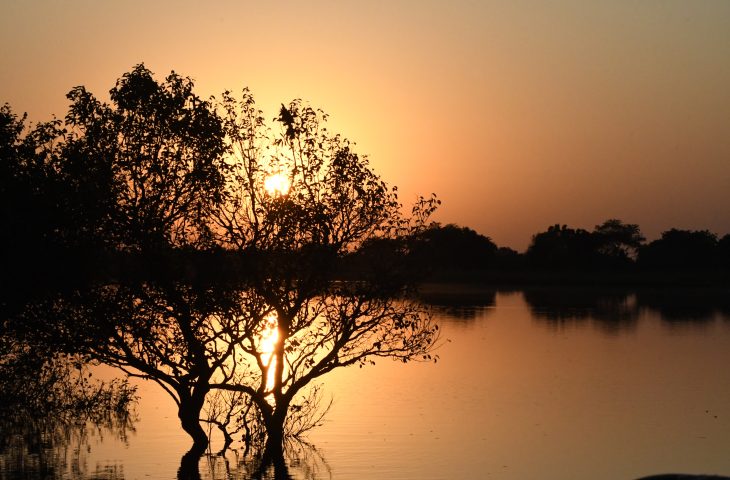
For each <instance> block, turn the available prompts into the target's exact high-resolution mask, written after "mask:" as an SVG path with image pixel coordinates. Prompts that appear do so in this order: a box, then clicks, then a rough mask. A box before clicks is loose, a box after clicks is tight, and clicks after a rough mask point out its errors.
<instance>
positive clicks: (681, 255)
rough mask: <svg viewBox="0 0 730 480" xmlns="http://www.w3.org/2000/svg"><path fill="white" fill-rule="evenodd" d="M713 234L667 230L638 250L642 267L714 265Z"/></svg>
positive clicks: (679, 267) (677, 267)
mask: <svg viewBox="0 0 730 480" xmlns="http://www.w3.org/2000/svg"><path fill="white" fill-rule="evenodd" d="M717 245H718V242H717V236H716V235H715V234H714V233H711V232H708V231H707V230H677V229H674V228H673V229H671V230H668V231H666V232H663V233H662V236H661V238H660V239H658V240H654V241H653V242H651V243H649V244H648V245H646V246H644V247H642V248H641V249H640V250H639V258H638V261H639V264H640V265H641V266H642V267H645V268H663V269H708V268H715V267H717V253H718V252H717Z"/></svg>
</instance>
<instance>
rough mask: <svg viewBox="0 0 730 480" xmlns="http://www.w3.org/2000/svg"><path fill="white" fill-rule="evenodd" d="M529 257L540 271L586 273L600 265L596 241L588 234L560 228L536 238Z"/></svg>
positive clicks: (531, 263)
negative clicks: (559, 270) (588, 269)
mask: <svg viewBox="0 0 730 480" xmlns="http://www.w3.org/2000/svg"><path fill="white" fill-rule="evenodd" d="M525 256H526V258H527V261H528V262H529V264H530V265H532V266H534V267H538V268H549V269H562V268H568V269H585V268H589V267H590V266H592V265H593V264H594V263H595V261H596V240H595V237H594V236H593V235H591V234H590V233H589V232H588V231H586V230H583V229H580V228H579V229H572V228H568V226H567V225H562V226H561V225H557V224H556V225H553V226H551V227H548V229H547V231H545V232H541V233H538V234H536V235H534V236H533V237H532V243H530V246H529V247H528V248H527V252H526V254H525Z"/></svg>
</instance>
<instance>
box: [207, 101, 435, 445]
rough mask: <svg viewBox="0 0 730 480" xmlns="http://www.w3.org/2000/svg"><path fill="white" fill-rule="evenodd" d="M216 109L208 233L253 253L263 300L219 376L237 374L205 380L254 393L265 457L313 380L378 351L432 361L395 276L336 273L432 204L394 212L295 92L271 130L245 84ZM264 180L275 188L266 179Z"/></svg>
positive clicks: (430, 340)
mask: <svg viewBox="0 0 730 480" xmlns="http://www.w3.org/2000/svg"><path fill="white" fill-rule="evenodd" d="M220 109H221V111H222V112H223V113H222V114H221V116H222V117H223V118H224V122H225V125H226V133H227V138H228V142H229V145H230V147H231V150H232V152H233V154H234V159H232V160H229V162H230V164H229V165H230V169H229V170H228V172H229V176H228V183H227V185H228V191H227V202H226V203H225V204H224V208H222V209H221V210H220V211H219V212H218V215H217V216H216V225H217V228H213V229H212V230H215V231H219V232H221V234H220V242H221V244H222V245H224V246H226V247H228V248H235V249H237V250H238V251H240V252H241V254H242V255H245V256H246V257H247V258H250V259H251V264H252V275H251V276H250V278H248V279H247V282H246V285H245V289H246V291H248V292H250V295H251V297H252V298H259V299H260V305H261V306H262V307H263V308H261V309H259V310H257V311H256V312H255V315H256V318H252V319H251V324H252V325H256V326H257V327H256V328H255V329H254V330H253V331H252V332H251V334H250V335H249V336H248V337H247V338H246V339H245V340H244V341H243V342H242V343H241V344H240V345H239V346H238V348H236V349H235V350H236V358H237V359H240V361H239V360H237V362H236V365H237V369H238V370H239V371H238V372H235V373H234V372H230V374H229V375H230V376H231V377H232V378H236V379H237V381H235V382H221V383H217V384H213V385H212V387H213V388H217V389H224V390H229V391H236V392H243V393H245V394H246V395H248V396H249V397H250V398H251V399H252V401H253V403H254V405H255V406H256V407H257V410H258V413H259V414H260V416H261V420H262V422H263V425H264V427H265V431H266V436H267V439H266V445H265V452H266V455H265V456H266V457H268V458H272V459H275V458H278V457H280V456H281V453H282V443H283V440H284V434H285V430H286V424H287V420H288V419H292V418H295V419H297V418H298V416H297V415H296V414H297V412H299V411H301V410H302V408H303V405H305V404H307V403H308V402H310V403H311V402H314V403H316V399H313V398H312V397H311V396H308V395H307V394H306V393H304V392H305V387H308V386H310V385H311V384H312V383H313V382H314V381H315V380H316V379H318V378H320V377H321V376H323V375H325V374H326V373H328V372H330V371H332V370H334V369H336V368H340V367H346V366H350V365H359V366H363V365H366V364H368V363H372V362H373V360H374V359H376V358H384V357H386V358H394V359H399V360H402V361H404V362H407V361H409V360H414V359H430V358H431V357H430V352H431V350H432V348H433V346H434V343H435V341H436V338H437V326H436V325H435V324H434V323H433V322H432V320H431V318H430V317H429V316H428V315H426V314H425V312H424V311H423V310H422V309H421V308H420V307H419V306H418V305H417V304H416V303H413V302H410V301H408V300H407V299H405V298H398V299H394V298H393V296H392V294H393V293H396V292H398V293H402V290H400V289H399V290H393V286H394V283H393V282H391V281H389V279H388V278H380V279H378V280H375V281H373V280H374V279H368V278H361V279H359V281H356V282H347V283H344V282H341V281H338V279H337V277H336V274H337V271H338V266H339V265H340V262H341V260H342V259H343V257H344V256H346V255H347V254H348V253H349V252H352V251H353V250H354V249H356V248H358V247H359V246H361V245H363V244H365V243H367V242H369V241H372V240H373V239H377V238H395V237H406V236H411V235H414V234H415V233H416V232H418V231H421V230H422V229H423V228H424V227H425V225H426V222H427V219H428V217H429V215H430V213H431V212H432V211H433V209H434V208H435V206H436V205H437V203H438V202H437V200H436V199H435V198H433V197H432V198H430V199H421V200H420V201H419V202H418V203H417V204H416V206H414V208H413V210H412V213H411V216H410V217H403V216H402V215H401V214H400V208H401V206H400V204H399V203H398V200H397V196H396V192H395V189H392V190H390V189H388V187H387V185H386V184H385V183H384V182H383V181H382V180H381V179H380V178H379V177H378V176H377V175H376V174H375V173H374V172H373V171H372V170H371V168H370V166H369V164H368V161H367V158H365V157H361V156H359V155H358V154H357V153H355V152H354V150H353V148H352V147H353V145H352V144H351V143H350V142H348V141H347V140H346V139H344V138H343V137H341V136H339V135H332V134H330V133H329V132H328V131H327V129H326V125H325V121H326V115H325V114H323V113H322V112H321V111H317V110H314V109H313V108H311V107H308V106H306V105H304V104H303V103H302V102H301V101H298V100H295V101H293V102H291V103H290V104H289V105H287V106H284V105H282V107H281V110H280V112H279V116H278V117H277V118H276V121H277V122H278V124H279V127H280V131H279V133H278V134H274V133H272V130H271V129H269V128H267V127H266V125H265V122H264V120H263V115H262V114H261V112H260V111H259V110H257V109H256V107H255V104H254V101H253V97H252V96H251V94H250V93H249V92H248V91H247V90H244V92H243V95H242V98H241V100H239V101H237V100H235V99H234V98H233V97H232V96H231V95H230V94H229V93H226V94H224V95H223V97H222V100H221V102H220ZM272 178H278V179H280V180H278V182H279V183H278V184H279V185H280V187H279V188H267V182H269V184H271V182H270V179H272ZM399 286H400V287H402V286H403V285H399ZM249 313H250V312H249ZM302 395H303V396H302ZM315 395H316V391H315Z"/></svg>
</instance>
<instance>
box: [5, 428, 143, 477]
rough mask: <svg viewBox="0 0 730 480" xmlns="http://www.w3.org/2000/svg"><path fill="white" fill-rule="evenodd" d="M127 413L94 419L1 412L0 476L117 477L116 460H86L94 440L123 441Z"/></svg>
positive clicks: (96, 442)
mask: <svg viewBox="0 0 730 480" xmlns="http://www.w3.org/2000/svg"><path fill="white" fill-rule="evenodd" d="M135 420H136V418H135V417H134V416H132V415H125V416H109V417H107V418H106V419H103V420H99V421H96V422H91V421H81V420H79V421H77V422H73V421H72V422H68V421H58V420H56V419H54V418H42V419H38V418H30V417H28V416H25V415H23V416H15V417H13V416H3V417H2V419H0V478H19V479H20V478H23V479H37V478H43V479H46V478H47V479H56V478H64V479H83V480H102V479H103V480H117V479H122V478H124V473H123V467H122V465H121V464H117V463H112V464H103V463H101V464H100V463H96V462H95V464H94V465H93V466H90V464H91V463H92V462H91V457H92V455H93V450H94V447H95V446H98V445H99V444H101V443H103V442H104V441H105V440H109V441H112V442H115V441H116V442H121V443H122V444H127V442H128V440H129V435H130V434H131V433H133V432H134V423H135Z"/></svg>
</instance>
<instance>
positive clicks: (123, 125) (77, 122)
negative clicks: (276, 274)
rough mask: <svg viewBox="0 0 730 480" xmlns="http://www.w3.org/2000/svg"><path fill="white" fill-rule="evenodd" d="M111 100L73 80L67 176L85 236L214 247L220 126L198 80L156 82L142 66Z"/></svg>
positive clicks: (111, 243)
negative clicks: (211, 220) (198, 91)
mask: <svg viewBox="0 0 730 480" xmlns="http://www.w3.org/2000/svg"><path fill="white" fill-rule="evenodd" d="M109 94H110V98H111V101H112V103H111V105H110V104H106V103H103V102H101V101H99V100H97V99H96V97H95V96H94V95H93V94H91V93H90V92H88V91H87V90H86V89H85V88H84V87H82V86H79V87H76V88H74V89H73V90H72V91H71V92H70V93H69V94H68V98H69V100H70V101H71V106H70V107H69V112H68V114H67V115H66V123H67V125H68V126H69V128H70V133H69V134H68V137H67V139H66V142H65V144H64V147H63V161H62V162H61V167H60V169H61V174H62V176H63V179H64V181H65V182H66V183H67V185H68V187H69V189H70V190H71V191H72V194H71V195H70V197H69V198H70V204H69V207H68V209H69V211H71V212H72V214H73V220H74V222H73V226H74V227H75V234H76V235H77V236H78V238H79V241H80V242H81V243H86V242H87V241H89V240H90V239H94V240H97V241H100V242H101V243H102V244H103V245H105V246H107V247H109V248H113V249H121V250H132V251H139V250H158V249H166V248H170V247H184V246H197V247H200V246H205V245H209V242H210V232H209V230H208V223H207V217H208V215H210V213H211V211H212V209H213V208H214V207H215V206H216V205H217V204H219V203H220V202H221V201H222V188H223V171H222V170H223V169H224V168H225V162H224V159H223V153H224V152H225V145H224V143H223V132H222V128H223V127H222V123H221V120H220V119H219V118H218V116H217V115H216V113H215V111H214V110H213V109H212V108H211V105H210V104H209V102H207V101H204V100H201V99H200V98H199V97H198V96H197V95H195V94H194V93H193V82H192V80H190V79H189V78H184V77H181V76H179V75H177V74H176V73H174V72H173V73H171V74H170V75H169V76H168V77H167V78H166V79H165V81H164V82H163V83H158V82H157V81H156V80H154V78H153V77H152V73H151V72H150V71H149V70H148V69H147V68H145V67H144V66H143V65H138V66H136V67H135V68H134V69H133V70H132V71H131V72H129V73H126V74H124V75H123V76H122V78H120V79H119V80H118V81H117V84H116V86H115V87H114V88H113V89H111V91H110V92H109Z"/></svg>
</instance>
